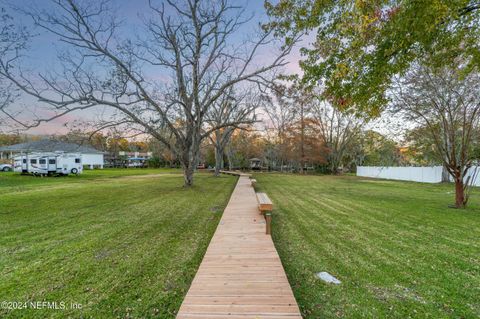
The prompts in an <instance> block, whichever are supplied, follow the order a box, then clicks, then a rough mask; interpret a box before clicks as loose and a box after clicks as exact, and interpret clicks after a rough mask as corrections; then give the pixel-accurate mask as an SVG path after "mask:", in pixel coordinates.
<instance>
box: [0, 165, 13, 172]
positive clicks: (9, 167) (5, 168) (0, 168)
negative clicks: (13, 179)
mask: <svg viewBox="0 0 480 319" xmlns="http://www.w3.org/2000/svg"><path fill="white" fill-rule="evenodd" d="M12 170H13V166H12V165H10V164H0V171H2V172H8V171H12Z"/></svg>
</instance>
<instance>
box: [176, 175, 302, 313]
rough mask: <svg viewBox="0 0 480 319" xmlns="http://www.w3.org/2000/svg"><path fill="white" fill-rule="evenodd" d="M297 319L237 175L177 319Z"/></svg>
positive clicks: (252, 200)
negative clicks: (228, 199) (233, 188)
mask: <svg viewBox="0 0 480 319" xmlns="http://www.w3.org/2000/svg"><path fill="white" fill-rule="evenodd" d="M188 318H212V319H215V318H229V319H246V318H259V319H260V318H264V319H300V318H302V317H301V315H300V311H299V309H298V305H297V302H296V301H295V297H294V296H293V292H292V289H291V287H290V284H289V283H288V280H287V276H286V275H285V271H284V269H283V266H282V263H281V261H280V257H279V256H278V253H277V250H276V249H275V246H274V244H273V241H272V238H271V237H270V236H269V235H266V234H265V220H264V218H263V217H262V216H261V215H260V214H259V211H258V208H257V199H256V196H255V192H254V190H253V188H252V186H251V183H250V181H249V179H248V177H247V176H242V175H240V178H239V180H238V183H237V185H236V187H235V190H234V191H233V194H232V196H231V198H230V201H229V203H228V205H227V207H226V208H225V211H224V213H223V216H222V219H221V220H220V222H219V225H218V227H217V230H216V231H215V234H214V236H213V238H212V240H211V242H210V245H209V247H208V249H207V252H206V254H205V256H204V258H203V261H202V263H201V265H200V268H199V269H198V272H197V274H196V275H195V278H194V280H193V282H192V285H191V286H190V289H189V291H188V293H187V295H186V297H185V299H184V301H183V303H182V305H181V307H180V310H179V312H178V315H177V319H188Z"/></svg>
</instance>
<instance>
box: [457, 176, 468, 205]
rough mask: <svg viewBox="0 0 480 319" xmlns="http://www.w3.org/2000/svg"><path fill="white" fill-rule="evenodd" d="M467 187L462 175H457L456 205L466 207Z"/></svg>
mask: <svg viewBox="0 0 480 319" xmlns="http://www.w3.org/2000/svg"><path fill="white" fill-rule="evenodd" d="M465 204H466V203H465V188H464V185H463V179H462V178H461V177H458V176H456V177H455V207H456V208H465Z"/></svg>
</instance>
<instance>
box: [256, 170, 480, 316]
mask: <svg viewBox="0 0 480 319" xmlns="http://www.w3.org/2000/svg"><path fill="white" fill-rule="evenodd" d="M255 177H256V179H257V181H258V188H259V189H261V190H263V191H266V192H267V193H268V195H269V196H270V197H271V199H272V201H273V202H274V205H275V209H274V215H273V226H272V227H273V238H274V241H275V245H276V247H277V250H278V252H279V254H280V256H281V258H282V262H283V264H284V267H285V270H286V272H287V275H288V278H289V281H290V283H291V285H292V288H293V290H294V293H295V296H296V298H297V301H298V303H299V305H300V308H301V310H302V313H303V315H304V317H305V318H337V317H339V318H387V317H388V318H479V317H480V196H479V191H478V190H477V189H476V190H474V192H473V194H472V198H471V202H470V207H469V208H468V209H466V210H455V209H449V208H447V205H449V204H452V203H453V200H454V194H453V193H452V192H453V186H452V185H432V184H423V183H422V184H421V183H409V182H394V181H385V180H372V179H362V178H357V177H353V176H346V177H332V176H292V175H279V174H256V176H255ZM320 271H327V272H329V273H331V274H333V275H335V276H336V277H337V278H339V279H340V280H341V281H342V284H340V285H338V286H335V285H330V284H325V283H323V282H322V281H320V280H319V279H317V278H316V277H315V273H317V272H320Z"/></svg>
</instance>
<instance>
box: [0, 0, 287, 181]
mask: <svg viewBox="0 0 480 319" xmlns="http://www.w3.org/2000/svg"><path fill="white" fill-rule="evenodd" d="M52 4H53V5H54V10H52V11H45V10H43V11H42V10H27V9H22V10H23V11H24V12H25V13H26V14H27V15H29V16H30V17H31V18H32V19H33V21H34V22H35V24H36V25H38V26H39V27H40V28H42V29H43V30H45V31H47V32H49V33H51V34H53V35H55V36H57V37H58V39H59V41H61V42H62V43H63V44H64V45H65V47H66V48H67V49H68V50H67V51H65V52H64V53H63V54H61V55H59V57H58V61H59V62H60V64H61V70H52V71H51V72H49V73H46V74H40V75H39V76H38V79H35V80H34V79H33V78H32V76H31V74H24V72H22V70H21V68H20V67H19V65H18V62H17V60H18V57H19V56H18V55H14V56H13V58H5V57H3V56H2V57H1V58H0V76H3V77H5V78H7V79H8V80H9V81H10V82H11V83H13V84H14V85H15V86H16V87H18V88H19V89H20V90H21V91H22V92H23V93H24V94H28V95H30V96H33V97H35V98H36V99H37V100H38V101H39V102H41V103H43V104H46V105H49V106H50V107H51V108H52V109H53V110H54V112H55V115H54V116H52V117H49V118H46V119H39V120H38V121H35V123H30V124H28V125H38V123H40V122H41V121H45V120H51V119H53V118H57V117H60V116H63V115H65V114H67V113H70V112H73V111H76V110H85V109H89V108H92V107H95V106H107V107H110V108H111V109H113V110H116V111H117V112H118V114H119V119H118V120H119V121H126V120H128V121H131V122H132V123H134V126H135V127H138V128H140V129H141V130H142V131H144V132H146V133H147V134H150V135H152V136H153V137H154V138H156V139H157V140H159V141H160V142H162V143H163V144H165V145H166V146H167V147H168V148H169V149H170V150H171V151H172V152H174V153H175V155H176V156H177V157H178V158H179V159H180V162H181V163H182V166H183V168H184V171H185V184H186V185H191V184H192V182H193V171H194V169H195V167H196V161H197V158H198V152H199V145H200V143H201V141H202V140H203V139H204V138H206V137H207V136H208V134H209V133H210V132H214V131H215V130H218V129H221V128H224V127H227V126H236V125H239V124H241V123H242V121H243V120H242V121H240V122H239V121H238V120H235V119H234V120H233V121H232V122H227V123H221V124H218V123H217V124H216V125H215V126H212V124H211V122H209V126H208V128H206V124H207V120H206V119H207V116H208V114H209V113H210V112H211V111H212V110H214V105H216V104H218V103H217V101H219V99H221V98H222V97H223V96H224V95H226V94H228V92H229V90H230V89H231V88H232V87H233V86H234V85H239V84H240V83H241V82H248V81H250V82H255V83H262V82H264V81H266V80H267V81H268V79H269V76H268V74H269V72H273V71H274V70H276V69H278V68H279V67H281V66H283V65H285V64H286V61H285V57H286V56H287V54H288V53H289V52H290V50H291V48H292V45H293V44H294V43H292V44H291V45H290V46H287V47H282V48H281V50H280V51H279V53H278V55H276V56H274V57H273V58H271V59H270V61H267V62H264V63H261V64H260V65H257V64H256V63H255V61H256V58H257V57H258V55H259V53H260V51H261V50H262V49H263V48H264V47H265V46H266V45H271V44H272V41H273V40H272V39H273V38H272V35H271V33H270V32H261V33H259V35H258V37H257V38H256V39H255V40H249V41H246V42H244V43H242V44H241V48H242V49H241V50H240V49H239V48H238V47H235V46H234V41H233V37H234V36H235V34H237V32H238V30H239V28H241V26H242V25H243V24H244V22H245V21H246V20H244V18H243V16H244V15H243V11H242V9H241V8H238V7H236V6H234V5H232V4H230V3H229V1H227V0H218V1H207V0H182V1H180V0H179V1H175V0H165V1H163V2H161V3H158V4H157V3H154V2H153V1H150V8H151V12H152V15H151V17H150V18H148V19H146V21H145V36H142V37H140V38H139V39H137V40H135V41H134V40H131V39H126V38H125V37H122V32H121V28H122V23H121V21H119V20H118V18H117V16H116V15H115V10H114V8H113V2H112V1H109V0H100V1H80V0H52ZM152 73H154V74H155V75H156V76H159V75H160V76H164V77H165V78H166V80H165V81H163V82H160V81H158V80H155V79H153V78H152ZM37 83H41V85H39V84H37ZM165 129H167V130H168V131H169V132H171V134H172V136H173V139H170V138H165V135H164V134H160V133H159V132H164V130H165ZM172 141H173V142H172Z"/></svg>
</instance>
